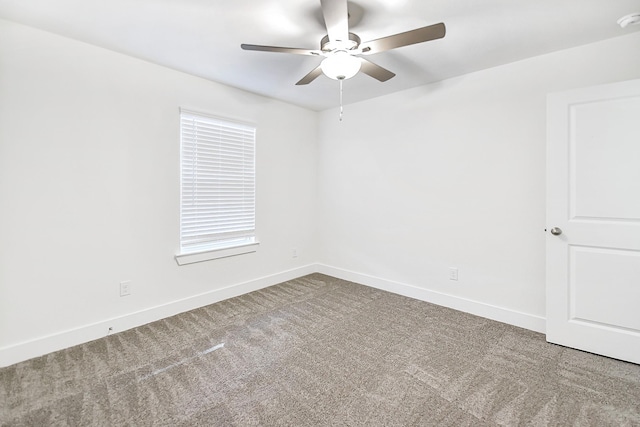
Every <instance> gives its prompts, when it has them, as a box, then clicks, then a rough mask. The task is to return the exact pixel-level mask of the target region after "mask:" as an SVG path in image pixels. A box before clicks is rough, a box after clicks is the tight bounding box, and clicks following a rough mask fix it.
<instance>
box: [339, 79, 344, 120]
mask: <svg viewBox="0 0 640 427" xmlns="http://www.w3.org/2000/svg"><path fill="white" fill-rule="evenodd" d="M343 80H344V79H340V121H342V114H343V113H344V109H343V108H342V81H343Z"/></svg>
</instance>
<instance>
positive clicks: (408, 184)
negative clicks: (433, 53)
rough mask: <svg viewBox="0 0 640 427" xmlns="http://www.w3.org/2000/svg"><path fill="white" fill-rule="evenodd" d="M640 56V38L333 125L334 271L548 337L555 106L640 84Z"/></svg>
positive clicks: (484, 77)
mask: <svg viewBox="0 0 640 427" xmlns="http://www.w3.org/2000/svg"><path fill="white" fill-rule="evenodd" d="M638 52H640V34H639V33H634V34H632V35H629V36H624V37H620V38H616V39H610V40H607V41H603V42H600V43H596V44H592V45H588V46H583V47H579V48H574V49H570V50H565V51H561V52H556V53H553V54H549V55H545V56H540V57H536V58H532V59H528V60H525V61H521V62H517V63H512V64H509V65H505V66H501V67H497V68H493V69H488V70H484V71H480V72H476V73H473V74H469V75H465V76H462V77H458V78H453V79H450V80H446V81H443V82H441V83H436V84H432V85H428V86H423V87H418V88H414V89H411V90H407V91H404V92H401V93H396V94H393V95H389V96H384V97H381V98H377V99H373V100H369V101H365V102H361V103H358V104H353V105H347V106H346V107H345V116H344V121H343V122H342V123H340V122H338V119H337V118H338V112H337V111H336V110H328V111H325V112H323V113H322V114H321V118H320V121H319V130H320V133H319V162H320V163H319V166H318V168H319V169H318V171H319V181H318V182H319V185H320V190H319V200H320V211H319V217H320V218H321V221H320V222H319V224H320V226H321V228H320V233H319V235H320V236H321V238H320V239H321V240H320V245H321V257H320V261H321V262H322V263H323V264H325V265H327V266H329V268H325V269H324V270H323V271H325V272H327V273H333V274H336V275H340V276H342V277H344V278H350V279H355V280H359V281H360V282H362V283H367V284H371V285H374V286H379V287H382V288H386V289H390V290H395V291H398V292H401V293H405V294H407V295H411V296H416V297H422V298H424V299H430V300H434V301H436V302H439V303H443V304H446V305H450V306H453V307H456V308H462V309H466V310H469V311H472V312H473V311H475V312H477V313H478V314H482V315H487V316H488V317H494V318H498V319H499V320H504V321H509V322H511V323H515V324H520V325H521V326H525V327H529V328H531V329H536V330H544V315H545V287H544V286H545V282H544V280H545V279H544V277H545V276H544V273H545V249H544V242H545V238H546V237H545V236H546V234H545V232H544V231H543V230H544V228H545V227H546V224H545V141H546V123H545V120H546V119H545V115H546V95H547V93H550V92H556V91H561V90H565V89H570V88H576V87H583V86H591V85H597V84H603V83H609V82H615V81H620V80H627V79H632V78H638V77H639V76H640V55H638ZM398 78H401V76H399V77H398ZM372 84H376V83H375V82H372ZM345 90H348V88H345ZM550 225H551V226H552V224H550ZM449 267H457V268H459V281H458V282H453V281H450V280H449V278H448V269H449Z"/></svg>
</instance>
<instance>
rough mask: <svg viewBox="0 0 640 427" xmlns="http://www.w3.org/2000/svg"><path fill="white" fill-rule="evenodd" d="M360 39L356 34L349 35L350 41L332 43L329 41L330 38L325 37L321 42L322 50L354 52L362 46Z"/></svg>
mask: <svg viewBox="0 0 640 427" xmlns="http://www.w3.org/2000/svg"><path fill="white" fill-rule="evenodd" d="M360 42H361V40H360V37H358V36H357V35H356V34H353V33H349V40H344V41H343V40H337V41H335V42H333V43H332V42H331V41H330V40H329V36H328V35H327V36H324V37H323V38H322V40H320V49H321V50H322V51H323V52H332V51H334V50H336V49H338V50H353V49H357V48H358V46H360Z"/></svg>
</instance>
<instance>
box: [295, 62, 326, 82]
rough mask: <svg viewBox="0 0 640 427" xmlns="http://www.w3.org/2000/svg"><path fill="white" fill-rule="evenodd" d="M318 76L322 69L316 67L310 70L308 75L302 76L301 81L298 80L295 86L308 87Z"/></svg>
mask: <svg viewBox="0 0 640 427" xmlns="http://www.w3.org/2000/svg"><path fill="white" fill-rule="evenodd" d="M320 74H322V68H320V66H319V65H318V66H317V67H316V68H314V69H313V70H311V72H310V73H309V74H307V75H306V76H304V77H303V78H302V80H300V81H299V82H298V83H296V86H299V85H308V84H309V83H311V82H312V81H314V80H315V79H316V78H318V77H319V76H320Z"/></svg>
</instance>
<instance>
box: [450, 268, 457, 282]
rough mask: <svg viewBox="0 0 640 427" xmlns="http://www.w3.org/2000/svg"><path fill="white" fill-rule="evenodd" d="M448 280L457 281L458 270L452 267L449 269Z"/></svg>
mask: <svg viewBox="0 0 640 427" xmlns="http://www.w3.org/2000/svg"><path fill="white" fill-rule="evenodd" d="M449 280H455V281H457V280H458V269H457V268H454V267H449Z"/></svg>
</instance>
